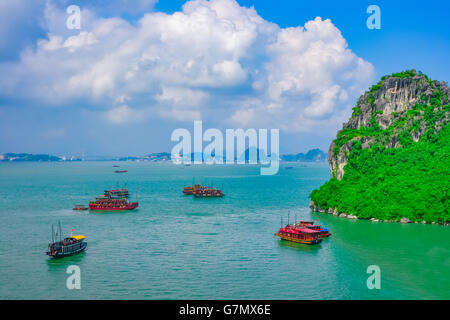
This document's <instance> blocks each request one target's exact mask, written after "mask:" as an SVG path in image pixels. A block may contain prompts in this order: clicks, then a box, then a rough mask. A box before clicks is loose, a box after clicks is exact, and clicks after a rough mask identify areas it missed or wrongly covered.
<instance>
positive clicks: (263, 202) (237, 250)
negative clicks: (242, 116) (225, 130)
mask: <svg viewBox="0 0 450 320" xmlns="http://www.w3.org/2000/svg"><path fill="white" fill-rule="evenodd" d="M114 164H117V165H120V169H121V170H128V173H125V174H115V173H113V171H114V170H117V168H113V167H112V166H113V165H114ZM285 166H287V164H282V165H281V168H280V171H279V173H278V174H277V175H275V176H261V175H260V170H259V166H256V165H231V166H230V165H213V166H210V165H192V166H189V167H188V166H182V165H181V166H176V165H174V164H172V163H148V162H141V163H131V162H120V163H112V162H74V163H67V162H64V163H1V164H0V219H1V220H0V299H449V298H450V272H449V270H450V229H449V227H444V226H439V225H416V224H394V223H373V222H369V221H361V220H356V221H355V220H349V219H343V218H338V217H335V216H332V215H328V214H319V213H311V211H310V210H309V208H308V204H309V197H308V196H309V194H310V192H311V191H312V190H313V189H314V188H317V187H319V186H320V185H321V184H323V183H324V182H325V181H326V180H327V179H329V177H330V174H329V169H328V166H327V164H326V163H305V164H289V166H292V167H293V168H292V169H290V170H286V169H284V167H285ZM193 182H196V183H202V184H205V185H209V186H216V187H218V188H220V189H221V190H222V191H223V192H224V194H225V196H224V197H223V198H216V199H196V198H194V197H192V196H186V195H183V193H182V188H183V186H186V185H191V184H192V183H193ZM125 186H126V187H128V188H129V190H130V192H131V200H134V198H136V196H137V198H138V201H139V208H138V209H137V210H135V211H128V212H98V213H97V212H89V211H73V210H72V207H73V205H74V204H86V205H87V204H88V202H89V200H90V199H93V198H94V197H95V196H98V195H101V194H102V193H103V191H104V190H105V189H111V188H119V187H125ZM136 193H137V195H136ZM374 210H376V208H374ZM288 214H289V218H290V221H291V222H292V221H293V220H294V219H295V218H297V220H300V219H301V220H314V221H316V220H317V219H318V223H319V224H321V225H323V226H326V227H327V228H328V229H329V230H330V232H331V233H332V234H333V235H332V236H331V238H328V239H325V240H324V241H322V243H321V244H319V245H316V246H308V245H303V244H295V243H291V242H286V241H283V240H280V239H279V238H277V237H275V236H274V233H275V232H276V231H277V230H278V228H279V227H280V223H281V221H280V220H281V217H283V222H284V223H287V219H288ZM58 221H60V222H61V224H62V229H63V235H69V234H70V233H71V230H72V229H74V234H82V235H85V236H86V241H87V243H88V246H87V249H86V252H84V253H81V254H78V255H74V256H72V257H67V258H64V259H51V258H49V257H47V256H46V255H45V251H46V250H47V245H48V243H49V242H50V241H51V225H52V224H55V225H57V223H58ZM72 265H76V266H78V267H79V268H80V272H81V274H80V282H81V289H79V290H77V289H74V290H69V289H68V286H67V285H66V282H67V279H68V277H70V276H71V275H70V274H67V273H66V272H67V269H68V268H69V266H72ZM373 265H375V266H378V267H379V268H380V280H381V282H380V283H381V288H380V289H369V288H368V286H367V279H368V278H369V277H370V276H371V274H370V273H369V274H368V273H367V268H368V267H369V266H373Z"/></svg>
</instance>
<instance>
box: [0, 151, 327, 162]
mask: <svg viewBox="0 0 450 320" xmlns="http://www.w3.org/2000/svg"><path fill="white" fill-rule="evenodd" d="M257 154H258V153H257ZM242 157H245V159H246V160H248V157H249V150H248V149H247V150H246V151H245V154H244V155H243V156H241V158H242ZM191 158H192V159H194V153H192V154H191ZM327 158H328V155H327V154H326V153H325V152H323V151H322V150H320V149H312V150H309V151H308V152H307V153H298V154H287V155H282V156H281V157H280V159H281V161H287V162H320V161H326V160H327ZM170 160H171V154H170V153H168V152H160V153H151V154H149V155H145V156H138V157H136V156H133V157H105V156H102V157H89V158H87V159H80V158H75V157H58V156H53V155H46V154H29V153H5V154H1V155H0V162H64V161H66V162H69V161H151V162H160V161H170ZM258 160H259V155H258Z"/></svg>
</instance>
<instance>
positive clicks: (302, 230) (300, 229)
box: [297, 228, 318, 233]
mask: <svg viewBox="0 0 450 320" xmlns="http://www.w3.org/2000/svg"><path fill="white" fill-rule="evenodd" d="M297 230H298V231H301V232H304V233H317V232H318V231H316V230H311V229H308V228H299V229H297Z"/></svg>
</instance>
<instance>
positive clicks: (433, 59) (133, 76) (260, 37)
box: [0, 0, 450, 157]
mask: <svg viewBox="0 0 450 320" xmlns="http://www.w3.org/2000/svg"><path fill="white" fill-rule="evenodd" d="M131 3H132V4H133V5H130V1H128V0H110V1H87V0H80V1H69V0H48V1H45V0H38V1H33V2H30V1H26V0H14V1H2V2H1V3H0V73H1V74H2V77H1V78H0V154H3V153H8V152H12V153H33V154H54V155H66V156H70V155H73V156H78V157H80V156H81V155H83V154H84V155H85V156H127V155H133V156H139V155H145V154H150V153H156V152H170V150H171V149H172V147H173V145H174V144H173V143H172V142H171V141H170V135H171V132H172V131H173V130H175V129H177V128H190V127H192V123H193V121H194V120H202V121H203V123H204V126H205V127H207V128H218V129H220V130H223V129H225V128H244V129H246V128H256V129H259V128H264V129H271V128H277V129H280V154H291V153H298V152H306V151H308V150H310V149H314V148H319V149H321V150H324V151H325V152H327V151H328V147H329V144H330V143H331V141H332V139H333V138H334V137H335V135H336V131H337V130H339V129H341V127H342V123H343V122H345V121H347V119H348V117H349V116H350V115H351V112H352V111H351V109H352V107H354V106H355V104H356V102H357V99H358V97H359V96H360V94H361V93H362V92H364V91H365V90H367V89H368V88H369V87H370V86H371V85H372V84H374V83H376V82H377V81H378V80H379V78H380V77H381V76H383V75H385V74H391V73H394V72H398V71H402V70H406V69H412V68H414V69H416V70H418V71H419V70H420V71H422V72H423V73H425V74H427V75H428V76H429V77H430V78H431V79H433V80H439V81H448V80H449V78H450V77H449V71H450V65H449V63H448V57H447V56H448V52H449V51H450V38H449V37H448V35H449V34H450V21H449V20H448V19H447V13H448V12H449V10H450V4H449V3H447V2H442V1H428V2H420V1H395V2H392V1H391V2H389V1H376V2H373V3H372V2H366V1H348V2H346V3H345V5H344V4H342V3H337V2H334V1H321V2H314V3H313V2H304V1H288V0H282V1H277V2H273V1H266V0H238V1H235V0H211V1H204V0H199V1H179V0H173V1H169V0H167V1H165V0H160V1H156V0H136V1H132V2H131ZM74 4H75V5H78V6H79V8H80V9H81V12H80V29H76V28H75V29H69V28H68V27H67V19H69V17H70V16H71V14H70V13H67V11H66V10H67V8H68V7H69V6H70V5H74ZM372 4H376V5H377V6H379V8H380V11H381V24H380V25H381V29H379V30H376V29H374V30H370V29H368V28H367V25H366V21H367V19H368V17H369V16H370V14H368V13H367V12H366V11H367V8H368V7H369V5H372Z"/></svg>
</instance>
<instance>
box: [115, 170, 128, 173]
mask: <svg viewBox="0 0 450 320" xmlns="http://www.w3.org/2000/svg"><path fill="white" fill-rule="evenodd" d="M127 172H128V170H116V171H114V173H127Z"/></svg>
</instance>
